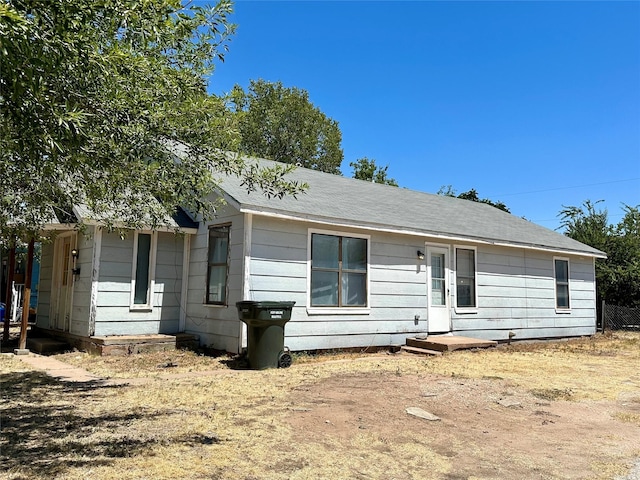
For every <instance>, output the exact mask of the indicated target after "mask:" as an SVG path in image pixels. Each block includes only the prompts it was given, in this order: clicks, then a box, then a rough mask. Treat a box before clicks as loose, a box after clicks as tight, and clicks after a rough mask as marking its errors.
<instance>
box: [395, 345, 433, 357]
mask: <svg viewBox="0 0 640 480" xmlns="http://www.w3.org/2000/svg"><path fill="white" fill-rule="evenodd" d="M400 350H401V351H402V352H407V353H415V354H418V355H442V352H438V351H437V350H429V349H426V348H419V347H410V346H408V345H403V346H402V347H400Z"/></svg>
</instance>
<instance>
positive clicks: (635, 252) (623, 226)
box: [560, 200, 640, 307]
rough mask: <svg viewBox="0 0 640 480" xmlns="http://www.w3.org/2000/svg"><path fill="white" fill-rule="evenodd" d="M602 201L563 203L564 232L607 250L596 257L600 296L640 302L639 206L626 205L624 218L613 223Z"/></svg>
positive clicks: (615, 301)
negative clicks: (600, 257)
mask: <svg viewBox="0 0 640 480" xmlns="http://www.w3.org/2000/svg"><path fill="white" fill-rule="evenodd" d="M598 203H599V202H591V201H590V200H586V201H585V202H584V204H583V207H573V206H571V207H566V206H564V207H563V210H562V211H561V212H560V216H561V218H562V226H563V227H564V228H565V235H567V236H568V237H571V238H573V239H574V240H578V241H580V242H582V243H585V244H587V245H590V246H592V247H594V248H597V249H598V250H601V251H603V252H605V253H606V254H607V258H606V259H604V260H597V261H596V282H597V296H598V300H604V301H605V302H606V303H609V304H613V305H621V306H626V307H638V306H640V210H639V207H640V206H635V207H631V206H629V205H625V206H624V208H623V209H624V212H625V215H624V218H623V219H622V220H621V221H620V222H619V223H618V224H617V225H610V224H609V221H608V215H607V211H606V210H596V205H597V204H598Z"/></svg>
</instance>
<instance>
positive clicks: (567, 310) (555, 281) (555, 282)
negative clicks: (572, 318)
mask: <svg viewBox="0 0 640 480" xmlns="http://www.w3.org/2000/svg"><path fill="white" fill-rule="evenodd" d="M557 261H561V262H566V263H567V281H566V282H559V281H558V273H557V271H556V262H557ZM552 269H553V293H554V296H553V302H554V305H555V309H556V313H571V262H570V261H569V258H568V257H553V263H552ZM559 284H562V285H565V284H566V286H567V304H568V306H566V307H561V306H558V285H559Z"/></svg>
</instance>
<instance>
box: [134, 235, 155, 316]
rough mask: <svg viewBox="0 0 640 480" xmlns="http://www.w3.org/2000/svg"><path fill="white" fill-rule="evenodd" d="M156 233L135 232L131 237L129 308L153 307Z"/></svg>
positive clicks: (147, 308) (148, 308)
mask: <svg viewBox="0 0 640 480" xmlns="http://www.w3.org/2000/svg"><path fill="white" fill-rule="evenodd" d="M157 244H158V235H157V233H155V232H145V231H142V232H135V234H134V237H133V268H132V272H131V304H130V309H131V310H152V309H153V286H154V282H155V273H156V250H157Z"/></svg>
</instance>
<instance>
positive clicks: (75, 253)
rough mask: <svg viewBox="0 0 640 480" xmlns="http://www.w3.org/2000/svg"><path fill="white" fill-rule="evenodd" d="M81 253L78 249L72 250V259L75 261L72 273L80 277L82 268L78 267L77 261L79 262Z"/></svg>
mask: <svg viewBox="0 0 640 480" xmlns="http://www.w3.org/2000/svg"><path fill="white" fill-rule="evenodd" d="M79 254H80V252H79V251H78V249H77V248H74V249H73V250H71V258H72V259H73V268H72V269H71V273H72V274H73V275H74V276H75V275H80V267H76V260H78V255H79Z"/></svg>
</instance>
